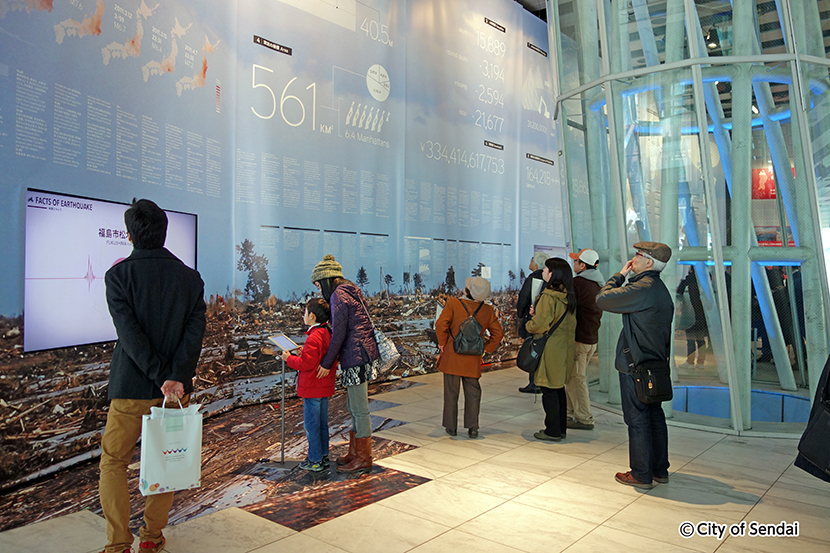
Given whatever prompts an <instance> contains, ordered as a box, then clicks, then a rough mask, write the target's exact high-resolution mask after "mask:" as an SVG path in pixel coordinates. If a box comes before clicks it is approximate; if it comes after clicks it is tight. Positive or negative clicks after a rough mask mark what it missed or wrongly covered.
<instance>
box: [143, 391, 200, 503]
mask: <svg viewBox="0 0 830 553" xmlns="http://www.w3.org/2000/svg"><path fill="white" fill-rule="evenodd" d="M179 405H181V404H179ZM200 407H201V405H200V404H198V403H195V404H193V405H190V406H188V407H185V408H183V409H165V408H164V407H152V408H151V409H150V414H149V415H144V416H143V417H142V418H141V470H140V472H139V479H138V486H139V490H140V491H141V494H142V495H153V494H157V493H166V492H174V491H176V490H186V489H189V488H198V487H199V486H201V485H202V414H201V413H199V412H198V411H199V408H200Z"/></svg>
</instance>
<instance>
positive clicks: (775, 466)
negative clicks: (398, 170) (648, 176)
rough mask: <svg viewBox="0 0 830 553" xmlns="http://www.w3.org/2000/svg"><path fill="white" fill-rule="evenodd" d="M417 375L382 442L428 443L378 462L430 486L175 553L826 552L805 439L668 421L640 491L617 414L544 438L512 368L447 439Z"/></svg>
mask: <svg viewBox="0 0 830 553" xmlns="http://www.w3.org/2000/svg"><path fill="white" fill-rule="evenodd" d="M413 380H415V381H418V382H422V383H424V384H425V385H424V386H417V387H413V388H407V389H403V390H398V391H394V392H390V393H387V394H383V395H379V396H373V397H374V398H375V399H380V400H384V401H389V402H394V403H398V404H400V405H399V406H397V407H392V408H390V409H387V410H385V411H379V412H377V413H375V414H377V415H384V416H389V417H394V418H397V419H399V420H405V421H409V424H406V425H403V426H399V427H395V428H392V429H390V430H385V431H383V432H379V433H378V435H379V436H383V437H385V438H389V439H392V440H398V441H401V442H405V443H409V444H413V445H417V446H419V447H418V449H414V450H411V451H407V452H405V453H401V454H399V455H396V456H394V457H389V458H387V459H383V460H381V461H379V464H381V465H383V466H386V467H390V468H394V469H396V470H401V471H406V472H409V473H412V474H417V475H420V476H424V477H427V478H430V479H432V481H431V482H428V483H426V484H423V485H421V486H418V487H415V488H413V489H410V490H408V491H405V492H402V493H399V494H397V495H394V496H392V497H389V498H387V499H384V500H382V501H379V502H378V503H375V504H373V505H369V506H367V507H364V508H362V509H358V510H357V511H353V512H351V513H348V514H345V515H343V516H341V517H338V518H336V519H334V520H331V521H329V522H326V523H324V524H320V525H318V526H315V527H313V528H310V529H308V530H305V531H303V532H295V531H294V530H290V529H288V528H285V527H283V526H280V525H279V524H275V523H272V522H269V521H267V520H265V519H263V518H260V517H258V516H256V515H252V514H250V513H247V512H245V511H242V510H239V509H233V508H232V509H226V510H223V511H219V512H214V513H212V514H210V515H206V516H203V517H201V518H197V519H193V520H190V521H188V522H186V523H183V524H180V525H178V526H174V527H170V528H168V529H167V530H166V531H165V535H166V536H167V538H168V541H167V547H166V548H165V551H167V552H168V553H213V552H217V553H219V552H221V553H246V552H251V551H256V552H257V553H277V552H279V553H291V552H294V551H296V552H308V551H313V552H315V553H326V552H343V551H350V552H355V553H373V552H378V553H397V552H404V551H413V552H417V553H431V552H446V551H453V550H458V551H476V552H522V551H524V552H535V551H544V552H545V553H553V552H557V551H568V552H569V553H574V552H579V553H581V552H596V551H615V552H616V551H632V552H633V551H637V552H640V551H644V550H645V551H655V552H657V551H659V552H667V551H704V552H710V551H716V550H717V551H718V552H719V553H720V552H724V553H732V552H735V553H741V552H777V551H780V552H784V551H786V552H790V551H794V550H795V551H798V553H811V552H821V553H827V551H830V524H828V520H830V484H826V483H824V482H821V481H819V480H817V479H815V478H813V477H811V476H809V475H807V474H806V473H804V472H803V471H801V470H799V469H797V468H795V467H793V466H792V461H793V459H794V457H795V453H796V445H797V440H795V439H791V440H787V439H768V438H745V437H735V436H726V435H722V434H716V433H711V432H702V431H696V430H689V429H685V428H678V427H672V426H670V427H669V460H670V462H671V463H672V466H671V483H670V484H661V485H659V486H657V487H656V488H654V489H653V490H650V491H647V492H644V491H641V490H637V489H634V488H630V487H626V486H622V485H620V484H617V483H616V482H615V481H614V473H615V472H617V471H620V470H627V466H628V450H627V432H626V428H625V425H624V423H623V421H622V417H621V416H620V415H619V414H616V413H610V412H605V411H600V410H598V409H596V408H595V416H596V419H597V424H596V427H595V429H594V430H592V431H577V430H571V431H569V432H568V438H567V439H566V440H565V441H563V442H560V443H542V442H538V441H536V440H534V439H533V432H535V431H537V430H539V428H541V427H542V424H541V422H542V418H543V412H542V407H541V404H540V402H539V401H538V400H537V399H536V398H534V397H533V396H529V395H526V394H519V393H518V392H517V391H516V389H517V388H518V387H519V386H521V385H523V384H525V383H526V382H527V380H526V377H525V375H524V374H523V373H521V372H519V371H518V370H516V369H507V370H501V371H495V372H491V373H487V374H485V375H484V376H483V377H482V388H483V390H484V395H483V399H482V402H483V403H482V413H481V422H482V429H481V435H480V437H479V439H477V440H470V439H468V438H467V436H466V434H462V433H461V432H459V436H457V437H455V438H451V437H449V436H448V435H446V434H445V433H444V429H443V428H442V427H441V418H440V411H441V401H442V400H441V398H442V387H441V375H439V374H431V375H426V376H421V377H416V378H414V379H413ZM460 420H461V419H460ZM685 521H690V522H693V523H697V522H701V521H713V522H717V523H720V524H736V523H740V522H741V521H747V522H750V521H757V522H760V523H772V524H777V523H780V522H781V521H786V522H795V521H798V523H799V536H798V537H797V538H759V537H756V538H751V537H726V538H724V539H723V540H720V541H719V540H718V539H717V538H714V537H701V536H695V537H692V538H689V539H687V538H683V537H681V536H680V534H679V532H678V527H679V526H680V524H681V523H683V522H685ZM105 534H106V527H105V524H104V521H103V519H102V518H100V517H98V516H96V515H94V514H92V513H90V512H89V511H83V512H80V513H75V514H72V515H68V516H64V517H61V518H57V519H53V520H49V521H45V522H42V523H39V524H33V525H31V526H27V527H23V528H17V529H15V530H10V531H8V532H4V533H0V551H2V552H6V551H8V552H11V551H27V552H33V553H39V552H43V553H54V552H56V551H61V552H74V553H87V552H93V551H100V550H101V548H102V547H101V545H102V544H103V543H104V542H105ZM136 546H137V544H136Z"/></svg>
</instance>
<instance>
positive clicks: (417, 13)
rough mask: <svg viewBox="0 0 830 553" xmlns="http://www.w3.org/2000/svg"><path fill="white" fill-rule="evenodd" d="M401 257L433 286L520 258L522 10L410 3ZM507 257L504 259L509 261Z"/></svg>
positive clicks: (498, 272)
mask: <svg viewBox="0 0 830 553" xmlns="http://www.w3.org/2000/svg"><path fill="white" fill-rule="evenodd" d="M408 8H409V21H408V26H407V32H408V37H409V38H408V46H409V52H410V53H409V55H408V56H407V65H406V71H407V79H408V82H411V83H413V85H414V86H412V87H410V88H409V89H408V91H407V106H406V107H407V135H406V158H407V166H406V182H405V190H404V200H405V207H404V234H405V236H404V242H405V245H404V256H405V260H404V263H405V264H406V268H407V271H408V272H412V273H413V274H415V273H418V274H419V276H420V278H421V280H422V281H423V283H424V284H425V285H426V286H427V287H428V288H434V287H435V286H437V285H440V284H441V283H442V282H445V280H446V277H447V272H448V270H449V268H450V267H452V268H453V271H454V274H455V281H456V283H457V284H459V285H463V282H464V278H466V277H467V276H470V274H471V272H472V271H473V270H474V269H476V270H477V269H479V268H482V269H483V270H482V274H483V275H484V276H487V277H488V278H490V279H491V281H492V285H493V287H494V289H499V288H502V287H505V286H507V285H508V284H509V280H508V272H507V271H508V270H511V269H513V270H514V271H515V269H514V266H515V260H516V254H515V249H516V246H517V244H516V240H517V234H516V231H515V228H516V220H517V213H516V208H517V202H518V187H517V181H518V179H519V169H520V164H519V156H520V155H521V152H520V151H521V148H520V146H519V125H520V109H521V107H520V106H521V96H520V90H521V84H520V83H521V75H522V57H523V53H524V49H523V44H522V38H523V32H522V14H523V10H522V9H521V7H520V6H518V5H516V4H514V3H510V2H498V1H484V2H481V1H458V2H442V1H440V0H425V1H421V2H410V3H408ZM505 260H507V263H505Z"/></svg>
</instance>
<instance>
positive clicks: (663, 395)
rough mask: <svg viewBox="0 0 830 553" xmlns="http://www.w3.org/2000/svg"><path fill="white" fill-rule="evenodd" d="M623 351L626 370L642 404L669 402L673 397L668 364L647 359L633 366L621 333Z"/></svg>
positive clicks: (632, 359) (663, 361)
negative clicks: (626, 365) (632, 378)
mask: <svg viewBox="0 0 830 553" xmlns="http://www.w3.org/2000/svg"><path fill="white" fill-rule="evenodd" d="M623 351H624V352H625V358H626V359H627V360H628V370H629V372H630V373H631V376H633V377H634V390H635V391H636V392H637V399H638V400H640V402H642V403H646V404H652V403H661V402H663V401H671V399H672V397H674V394H673V390H672V382H671V367H669V362H668V361H665V360H660V359H648V360H646V361H642V362H641V363H640V364H639V365H635V364H634V358H633V357H631V348H629V347H628V339H627V338H626V336H625V332H623Z"/></svg>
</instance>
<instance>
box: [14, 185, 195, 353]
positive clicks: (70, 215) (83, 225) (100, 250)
mask: <svg viewBox="0 0 830 553" xmlns="http://www.w3.org/2000/svg"><path fill="white" fill-rule="evenodd" d="M128 207H129V205H127V204H122V203H116V202H109V201H104V200H96V199H92V198H83V197H78V196H69V195H66V194H55V193H52V192H45V191H41V190H34V189H29V190H27V191H26V238H25V240H26V244H25V255H26V269H25V287H24V311H23V325H24V334H23V350H24V351H27V352H29V351H39V350H45V349H53V348H61V347H69V346H77V345H83V344H93V343H98V342H108V341H112V340H115V339H116V333H115V327H114V326H113V324H112V318H111V317H110V314H109V310H108V309H107V300H106V288H105V285H104V274H105V273H106V272H107V270H109V268H110V267H112V266H113V265H115V264H116V263H118V262H119V261H120V260H122V259H124V258H125V257H128V256H129V255H130V253H131V252H132V249H133V247H132V244H131V243H130V241H129V240H128V239H127V229H126V227H125V226H124V212H125V211H126V210H127V208H128ZM165 213H166V214H167V220H168V223H167V241H166V243H165V247H166V248H167V249H168V250H170V252H172V253H173V255H175V256H176V257H178V258H179V259H181V260H182V261H183V262H184V263H185V264H186V265H187V266H188V267H191V268H194V269H195V268H196V228H197V217H196V215H194V214H191V213H181V212H177V211H167V210H165Z"/></svg>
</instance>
